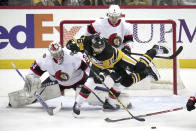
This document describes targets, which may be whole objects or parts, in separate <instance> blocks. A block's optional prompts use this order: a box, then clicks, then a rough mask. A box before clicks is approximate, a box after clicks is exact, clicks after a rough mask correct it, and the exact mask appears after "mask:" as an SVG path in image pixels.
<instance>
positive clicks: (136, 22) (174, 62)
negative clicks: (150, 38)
mask: <svg viewBox="0 0 196 131" xmlns="http://www.w3.org/2000/svg"><path fill="white" fill-rule="evenodd" d="M94 21H95V20H63V21H61V22H60V42H61V43H63V25H64V24H90V23H92V22H94ZM126 22H128V23H134V24H171V25H172V29H173V41H172V44H173V53H174V52H176V22H175V21H173V20H126ZM62 46H63V45H62ZM173 94H175V95H177V94H178V93H177V59H176V58H174V59H173Z"/></svg>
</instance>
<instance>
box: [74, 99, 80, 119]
mask: <svg viewBox="0 0 196 131" xmlns="http://www.w3.org/2000/svg"><path fill="white" fill-rule="evenodd" d="M80 107H81V106H80V105H79V104H77V102H75V103H74V106H73V113H72V114H73V116H74V117H75V118H77V117H78V116H79V115H80Z"/></svg>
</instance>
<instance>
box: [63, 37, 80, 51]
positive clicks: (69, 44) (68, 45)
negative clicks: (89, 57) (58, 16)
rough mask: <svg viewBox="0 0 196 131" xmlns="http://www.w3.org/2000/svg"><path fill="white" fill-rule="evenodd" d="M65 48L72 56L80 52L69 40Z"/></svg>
mask: <svg viewBox="0 0 196 131" xmlns="http://www.w3.org/2000/svg"><path fill="white" fill-rule="evenodd" d="M66 47H67V49H69V50H71V52H72V53H73V54H76V53H77V52H79V51H80V48H79V47H78V45H77V44H76V43H75V42H74V41H73V40H69V41H68V42H67V44H66Z"/></svg>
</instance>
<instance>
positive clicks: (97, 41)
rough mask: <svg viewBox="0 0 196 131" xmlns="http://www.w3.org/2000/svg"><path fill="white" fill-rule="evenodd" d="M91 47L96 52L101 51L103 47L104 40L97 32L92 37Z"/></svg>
mask: <svg viewBox="0 0 196 131" xmlns="http://www.w3.org/2000/svg"><path fill="white" fill-rule="evenodd" d="M91 41H92V48H93V50H94V52H95V53H96V54H99V53H101V52H102V51H103V50H104V48H105V41H104V39H103V38H102V37H100V36H99V34H96V35H94V36H93V38H92V40H91Z"/></svg>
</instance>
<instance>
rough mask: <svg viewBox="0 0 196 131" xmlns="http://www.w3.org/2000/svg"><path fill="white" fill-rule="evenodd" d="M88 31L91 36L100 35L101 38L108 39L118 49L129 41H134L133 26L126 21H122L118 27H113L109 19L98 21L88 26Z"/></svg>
mask: <svg viewBox="0 0 196 131" xmlns="http://www.w3.org/2000/svg"><path fill="white" fill-rule="evenodd" d="M87 31H88V33H90V34H95V33H100V36H102V37H104V38H106V39H108V40H109V43H110V44H111V45H112V46H116V47H119V46H120V45H121V44H122V43H126V42H127V41H130V40H131V41H133V35H132V34H133V32H132V31H133V29H132V26H131V24H129V23H127V22H125V20H124V19H120V20H119V21H118V23H117V24H116V25H112V24H111V23H110V21H109V19H108V18H104V19H98V20H96V21H95V22H94V23H92V24H90V25H89V26H87ZM88 33H87V35H88Z"/></svg>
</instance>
